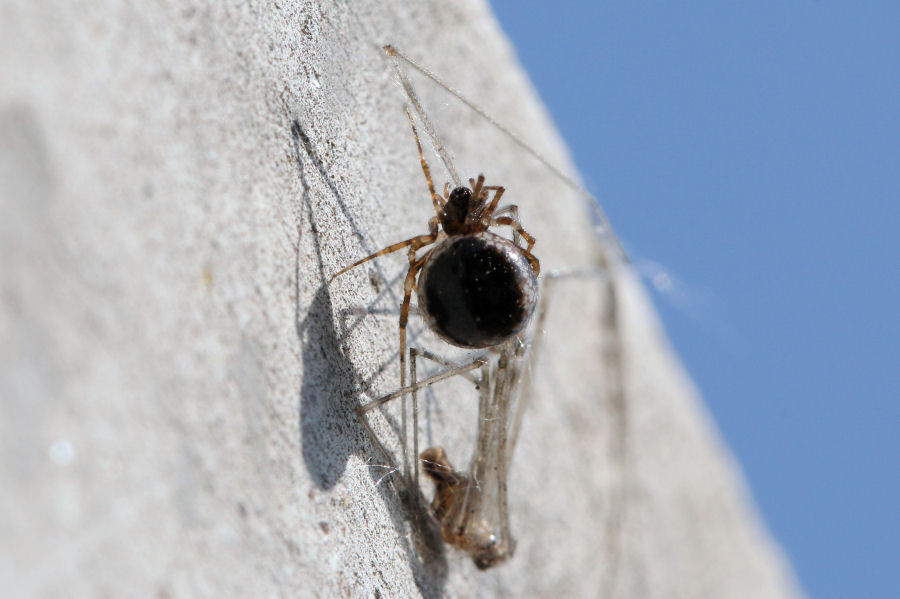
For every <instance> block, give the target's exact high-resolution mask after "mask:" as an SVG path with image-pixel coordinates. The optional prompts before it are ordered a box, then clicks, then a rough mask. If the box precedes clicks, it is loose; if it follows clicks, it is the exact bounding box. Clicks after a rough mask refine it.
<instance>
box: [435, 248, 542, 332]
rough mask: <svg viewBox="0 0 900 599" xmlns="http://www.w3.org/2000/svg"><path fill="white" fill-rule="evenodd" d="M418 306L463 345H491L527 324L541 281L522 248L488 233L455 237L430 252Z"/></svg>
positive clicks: (436, 328) (438, 330)
mask: <svg viewBox="0 0 900 599" xmlns="http://www.w3.org/2000/svg"><path fill="white" fill-rule="evenodd" d="M418 296H419V307H420V309H421V311H422V313H423V315H424V316H425V319H426V320H427V321H428V323H429V325H430V326H431V328H432V329H434V330H435V331H436V332H437V333H438V335H440V336H441V337H442V338H444V339H445V340H446V341H449V342H450V343H453V344H454V345H459V346H462V347H473V348H477V347H488V346H491V345H497V344H499V343H502V342H503V341H505V340H507V339H508V338H509V337H510V336H511V335H514V334H516V333H518V332H519V331H521V330H522V329H523V328H525V326H526V325H527V324H528V321H529V319H530V318H531V315H532V314H533V313H534V307H535V305H536V304H537V296H538V293H537V277H536V276H535V275H534V271H533V270H532V268H531V265H530V264H529V262H528V260H527V259H526V258H525V255H524V253H523V251H522V249H521V248H519V247H518V246H517V245H515V244H514V243H512V242H511V241H509V240H507V239H504V238H502V237H500V236H498V235H495V234H493V233H489V232H483V233H476V234H473V235H460V236H451V237H448V238H447V239H446V240H444V241H443V242H442V243H441V244H440V245H439V246H438V247H436V248H435V249H434V250H433V251H432V252H431V254H429V256H428V258H427V260H426V261H425V265H424V266H423V267H422V272H421V274H420V275H419V281H418Z"/></svg>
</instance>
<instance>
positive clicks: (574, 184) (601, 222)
mask: <svg viewBox="0 0 900 599" xmlns="http://www.w3.org/2000/svg"><path fill="white" fill-rule="evenodd" d="M384 51H385V53H386V54H387V55H388V56H390V57H391V58H393V59H394V61H393V62H394V68H395V70H396V71H397V73H398V74H399V76H400V81H401V83H402V84H403V88H404V89H405V90H406V93H407V95H408V96H409V98H410V101H412V103H413V105H414V106H415V108H416V112H417V113H418V114H419V116H420V117H421V118H422V120H423V121H424V122H425V130H426V131H427V132H428V134H429V135H430V136H432V139H436V135H435V133H434V128H433V127H432V126H431V123H430V122H429V121H428V119H427V117H426V116H425V114H424V110H423V109H422V105H421V103H420V102H419V98H418V96H416V93H415V91H414V90H413V89H412V85H411V84H410V82H409V79H408V78H407V77H406V75H405V74H404V73H403V70H402V69H401V68H400V64H399V61H398V59H399V60H402V61H404V62H405V63H406V64H408V65H409V66H411V67H412V68H414V69H415V70H417V71H419V72H420V73H422V74H423V75H425V76H426V77H428V78H429V79H431V80H432V81H434V82H435V83H437V84H438V85H440V86H441V87H443V88H444V89H445V90H447V91H448V92H449V93H450V94H451V95H453V96H454V97H456V99H458V100H459V101H460V102H462V103H463V104H465V105H466V106H468V107H469V108H471V109H472V110H474V111H475V112H476V113H477V114H478V115H479V116H480V117H481V118H483V119H484V120H486V121H487V122H489V123H490V124H491V125H493V126H494V127H496V128H497V129H498V130H499V131H500V132H501V133H503V134H504V135H506V136H507V137H509V139H511V140H512V141H513V142H515V143H516V145H518V146H519V147H521V148H522V149H524V150H525V151H526V152H528V153H530V154H531V155H532V156H534V157H535V158H536V159H537V160H538V161H539V162H540V163H541V164H543V165H544V166H545V167H546V168H548V169H549V170H550V171H551V172H552V173H553V174H555V175H556V176H557V177H559V178H560V179H561V180H562V181H563V182H564V183H566V185H568V186H569V187H571V188H572V189H574V190H575V191H577V192H578V193H580V194H581V195H583V196H584V197H585V198H587V199H588V200H590V202H591V207H592V208H593V210H594V214H595V215H596V217H597V224H598V226H599V228H600V230H601V232H602V233H603V234H604V236H605V237H608V238H609V239H610V240H611V241H612V244H613V246H614V247H615V249H616V251H617V252H618V254H619V256H620V257H621V258H622V261H623V262H625V263H626V264H627V263H629V262H630V259H629V258H628V254H627V253H626V252H625V248H623V247H622V243H621V242H620V241H619V237H618V236H617V235H616V233H615V231H614V230H613V228H612V225H611V224H610V222H609V219H608V218H607V217H606V212H605V211H604V210H603V207H602V206H601V205H600V202H599V201H598V200H597V198H595V197H594V196H593V194H591V192H589V191H588V190H587V189H585V187H584V186H583V185H581V184H580V183H579V182H578V181H576V180H575V179H573V178H572V177H570V176H569V175H567V174H566V173H564V172H563V171H562V170H561V169H559V168H558V167H556V166H555V165H554V164H553V163H552V162H550V160H548V159H547V158H546V157H545V156H544V155H543V154H541V153H540V152H538V151H537V150H535V149H534V148H532V147H531V146H530V145H528V143H526V142H525V140H523V139H522V138H521V137H519V136H518V135H516V134H515V133H513V132H512V131H510V130H509V129H508V128H507V127H505V126H504V125H502V124H501V123H499V122H498V121H497V119H495V118H494V117H492V116H491V115H490V114H489V113H488V112H487V111H486V110H484V109H483V108H481V107H480V106H478V105H477V104H475V103H473V102H472V101H471V100H469V99H468V98H466V97H465V96H464V95H463V94H462V92H460V91H459V90H458V89H456V88H455V87H453V86H451V85H449V84H447V83H445V82H444V81H443V80H442V79H441V78H440V77H438V76H437V75H435V74H434V73H433V72H431V71H430V70H428V69H427V68H425V67H423V66H422V65H420V64H419V63H418V62H416V61H415V60H413V59H412V58H410V57H409V56H407V55H406V54H404V53H403V52H401V51H400V50H398V49H397V48H395V47H394V46H392V45H390V44H388V45H386V46H384ZM437 145H438V147H439V149H438V153H439V154H440V156H441V160H443V161H444V164H446V165H447V169H448V170H449V171H450V173H451V174H452V175H453V180H454V181H455V182H456V184H457V185H459V178H458V177H457V176H456V173H455V171H454V170H453V168H452V167H451V166H450V164H449V158H448V157H446V156H445V154H446V152H445V151H444V149H443V145H442V144H440V143H438V144H437Z"/></svg>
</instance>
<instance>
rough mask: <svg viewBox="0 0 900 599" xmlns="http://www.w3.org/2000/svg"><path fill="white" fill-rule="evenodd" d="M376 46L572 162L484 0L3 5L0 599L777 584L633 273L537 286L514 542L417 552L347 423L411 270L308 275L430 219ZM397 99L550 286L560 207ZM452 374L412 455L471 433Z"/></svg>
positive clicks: (763, 540) (492, 140)
mask: <svg viewBox="0 0 900 599" xmlns="http://www.w3.org/2000/svg"><path fill="white" fill-rule="evenodd" d="M387 42H390V43H393V44H396V45H397V46H398V47H400V48H403V49H404V50H406V51H407V52H408V53H409V54H411V55H413V56H415V57H417V58H419V59H420V60H421V61H422V62H423V63H424V64H426V65H428V66H429V67H430V68H432V69H433V70H434V71H436V72H438V73H441V74H442V75H443V77H444V78H445V79H446V80H447V81H448V82H450V83H452V84H453V85H455V86H456V87H458V88H461V89H463V90H465V91H466V92H467V94H468V95H469V96H470V97H471V98H472V99H474V100H475V101H477V102H478V103H480V104H482V105H484V106H486V107H487V108H488V110H490V111H491V112H492V113H493V114H495V115H498V117H499V118H500V120H502V122H503V123H505V124H507V125H508V126H509V127H511V128H512V129H514V130H517V131H520V132H523V133H524V136H525V137H526V138H527V139H528V140H529V141H530V143H532V144H533V145H534V146H536V147H539V148H541V150H542V151H543V152H545V153H546V154H547V155H548V156H549V157H550V158H551V160H553V161H554V162H556V163H558V164H561V165H563V166H564V168H565V167H566V165H568V164H569V163H568V160H567V156H566V153H565V150H564V148H563V147H562V146H561V143H560V141H559V139H558V138H557V136H556V134H555V132H554V130H553V127H552V125H551V123H550V120H549V119H548V117H547V115H546V114H545V113H544V111H543V109H542V108H541V107H540V105H539V103H538V102H537V100H536V98H535V94H534V93H533V90H532V89H531V88H530V86H529V84H528V81H527V78H526V76H525V75H524V74H523V73H522V71H521V70H520V68H519V67H518V66H517V64H516V61H515V56H514V52H513V51H512V50H511V48H510V47H509V45H508V42H507V41H506V40H505V38H504V36H503V35H502V33H501V31H500V30H499V28H498V26H497V23H496V21H495V20H494V18H493V17H492V15H491V14H490V11H489V9H488V8H487V7H486V6H485V5H484V4H483V3H482V2H479V1H477V0H469V1H465V2H457V1H454V2H435V3H424V2H415V1H412V0H409V1H405V2H387V1H384V2H377V1H374V0H363V1H354V2H349V1H348V2H315V1H307V2H299V1H290V0H284V1H282V2H279V3H277V4H276V3H271V2H241V3H238V2H214V3H205V2H162V1H156V2H148V3H132V2H124V1H115V0H103V1H96V0H95V1H90V2H87V1H70V2H52V1H49V0H43V1H37V0H34V1H29V2H26V1H14V0H3V1H2V2H0V215H2V216H0V256H2V259H0V339H3V343H2V345H0V396H2V401H0V460H2V470H0V488H2V489H3V492H2V493H0V587H2V588H3V594H4V596H10V597H104V596H109V597H123V596H134V597H270V596H271V597H274V596H279V597H281V596H290V597H385V598H386V597H412V596H425V597H440V596H446V597H499V596H521V597H628V598H641V597H665V598H668V599H671V598H682V597H684V598H688V597H691V598H693V597H697V598H700V597H703V598H706V597H717V598H728V597H735V598H746V597H754V598H775V597H796V596H798V594H799V593H798V591H797V590H796V587H795V584H794V582H793V578H792V575H791V573H790V570H789V568H788V566H787V565H786V562H785V560H784V559H783V557H782V556H781V554H780V553H779V550H778V549H777V547H775V546H774V545H773V543H772V541H771V540H770V538H769V536H768V534H767V533H766V532H765V530H764V529H763V528H762V527H761V526H760V523H759V519H758V517H757V515H756V513H755V511H754V509H753V508H752V506H751V505H750V504H749V502H748V499H747V494H746V490H745V488H744V486H743V483H742V481H741V478H740V475H739V473H738V472H737V469H736V467H735V465H734V463H733V461H732V459H731V457H730V456H729V454H728V451H727V449H726V448H724V447H723V445H722V443H721V441H720V440H719V438H718V437H717V436H716V434H715V432H714V431H713V429H712V427H711V425H710V423H709V421H708V418H707V416H706V414H705V412H704V411H703V408H702V406H701V404H700V403H699V401H698V399H697V394H696V392H695V391H694V389H693V387H692V385H691V383H690V381H689V380H688V379H687V377H686V376H685V375H684V373H683V371H682V369H681V367H680V365H679V364H678V361H677V359H676V358H675V357H674V356H673V355H672V353H671V350H670V349H669V347H668V345H667V343H666V341H665V339H664V337H663V335H662V333H661V332H660V329H659V326H658V323H657V320H656V317H655V316H654V314H653V312H652V309H651V308H650V306H649V305H648V302H647V299H646V297H645V295H644V292H643V291H642V289H641V287H640V285H639V284H638V283H637V281H636V280H635V279H634V278H633V276H632V275H631V274H629V273H627V272H622V273H619V274H617V275H616V277H615V280H614V282H613V283H612V284H610V283H609V281H603V280H599V279H596V278H593V279H592V278H582V279H568V280H561V281H559V282H558V284H556V285H555V286H554V287H553V289H551V290H550V291H549V293H551V301H550V312H549V317H548V320H547V326H546V334H545V336H544V338H543V340H542V342H543V349H542V350H541V352H542V353H541V356H540V359H539V361H538V363H537V366H536V368H535V372H534V373H533V379H534V380H533V382H532V385H531V389H532V391H533V399H532V401H531V405H530V406H529V410H528V413H527V414H526V417H525V425H524V429H523V434H522V438H521V440H520V442H519V445H518V447H517V451H516V456H515V460H514V462H513V473H512V478H511V481H510V493H511V513H512V526H513V533H514V535H515V536H516V538H517V539H518V549H517V553H516V555H515V556H514V557H513V558H512V560H511V561H510V562H509V563H508V564H506V565H504V566H502V567H499V568H496V569H494V570H491V571H488V572H480V571H478V570H476V569H475V567H474V566H473V564H472V563H471V561H470V560H469V559H468V558H466V557H465V556H463V555H460V554H459V553H458V552H457V551H455V550H451V549H447V550H440V549H434V548H433V547H432V548H431V549H429V548H428V547H425V548H423V547H422V543H421V542H420V541H421V539H420V535H419V534H418V533H417V532H416V529H417V527H415V526H411V525H410V524H409V522H408V520H407V519H406V515H405V512H404V510H403V508H402V505H401V503H400V502H399V501H398V499H397V497H396V494H395V491H394V487H393V486H392V484H390V479H387V480H385V479H384V476H385V474H386V472H385V469H384V465H385V464H384V460H383V459H382V458H381V457H380V456H379V454H378V453H377V452H376V451H375V448H374V446H373V445H372V443H371V442H370V441H369V440H368V438H367V437H366V435H365V434H364V431H363V429H362V427H361V426H360V424H359V423H358V422H357V421H356V419H355V417H354V413H353V408H354V406H356V405H357V404H358V403H359V402H361V401H363V400H364V398H366V397H374V396H377V395H378V394H380V393H384V392H387V391H390V390H392V389H393V388H395V387H396V384H397V372H398V370H397V368H398V365H397V331H396V318H397V307H398V305H399V303H400V298H401V291H400V287H401V282H402V279H399V278H398V277H401V276H402V274H403V272H404V260H405V258H404V256H402V255H398V256H395V257H391V258H384V259H382V260H379V261H377V262H373V263H370V264H368V265H366V266H365V267H361V268H358V269H356V270H355V271H352V272H350V273H348V274H346V275H344V276H343V277H341V278H340V279H338V280H336V281H334V282H333V283H328V277H329V276H330V274H332V273H334V272H335V271H337V270H338V269H339V268H340V267H341V266H344V265H346V264H348V263H350V262H352V261H353V260H356V259H358V258H360V257H362V256H364V255H366V254H368V253H370V252H371V251H374V250H376V249H378V248H380V247H383V246H385V245H387V244H389V243H392V242H394V241H397V240H399V239H404V238H406V237H410V236H413V235H416V234H419V233H424V232H425V231H426V228H425V223H426V220H427V219H428V218H429V216H430V212H431V208H430V203H429V201H428V197H427V195H426V193H425V186H424V183H423V180H422V175H421V172H420V170H419V167H418V159H417V156H416V153H415V146H414V144H413V140H412V137H411V134H410V131H409V127H408V124H407V122H406V116H405V115H404V113H403V110H402V106H403V103H404V101H405V96H404V94H403V91H402V89H400V88H399V87H398V85H397V82H396V79H395V75H394V74H393V72H392V70H391V67H390V64H389V62H388V61H387V60H386V59H385V57H384V55H383V54H382V52H381V51H380V49H379V48H380V46H381V45H382V44H384V43H387ZM414 82H415V84H416V85H417V86H421V94H422V97H423V101H425V103H426V107H427V108H428V110H429V111H430V112H431V113H432V115H433V117H434V119H435V122H436V126H437V128H438V130H439V131H440V133H441V134H442V135H443V136H444V137H445V141H446V145H447V147H448V149H449V151H450V152H451V153H452V154H453V155H454V156H455V157H456V159H457V160H458V167H459V169H460V171H461V173H462V174H463V175H464V176H466V177H468V176H474V175H476V174H477V173H478V172H482V171H483V172H485V173H486V174H487V175H488V179H489V182H492V183H501V184H504V185H506V186H507V196H506V200H508V201H510V202H515V203H517V204H519V205H520V207H521V211H522V218H523V222H524V224H525V225H526V227H527V228H528V229H529V230H530V231H531V232H532V233H533V234H534V235H535V236H536V237H537V238H538V245H537V246H536V248H535V251H536V253H537V254H538V256H539V257H540V258H541V260H542V264H543V265H544V267H545V270H546V271H550V270H552V269H554V268H560V267H565V266H573V267H590V266H592V265H596V260H595V256H596V254H597V248H598V240H597V238H596V237H595V236H594V234H593V232H592V230H591V227H590V226H589V218H588V217H587V216H586V212H585V209H584V203H583V201H582V200H579V198H578V197H577V196H575V195H574V194H572V193H571V192H570V191H569V190H568V189H567V188H566V187H565V185H562V184H561V183H560V182H559V181H558V180H557V179H555V178H554V177H553V176H552V175H550V174H549V173H548V172H547V170H546V169H544V168H543V167H542V166H541V165H539V164H538V163H536V162H534V161H533V160H532V159H531V158H529V157H528V156H527V155H525V154H523V153H522V152H521V151H520V150H519V149H517V148H516V147H515V146H514V145H513V144H511V143H510V142H509V141H508V140H506V139H504V138H503V136H501V135H498V134H497V132H496V131H494V130H492V129H491V128H490V127H489V126H487V125H486V124H485V123H484V122H483V121H482V120H480V119H479V118H478V117H477V116H476V115H474V114H473V113H472V112H471V111H470V110H468V109H466V108H465V107H464V106H461V105H460V104H459V103H458V102H457V101H455V100H453V99H452V98H451V97H449V96H447V95H446V94H444V95H441V92H440V90H439V89H437V88H436V87H434V86H433V85H429V84H427V83H426V82H424V81H422V80H421V79H417V80H414ZM295 121H296V123H297V124H298V125H299V129H296V128H295V133H292V126H293V124H294V122H295ZM298 132H302V134H300V133H298ZM304 139H305V140H308V143H306V142H305V141H304ZM428 155H429V158H430V159H432V158H434V156H433V152H432V151H431V150H430V149H429V150H428ZM432 163H433V164H434V165H435V166H434V170H435V176H436V179H438V180H439V185H440V184H441V183H442V182H443V181H444V180H446V178H447V174H446V173H445V172H444V171H443V170H442V169H441V168H439V167H438V164H439V163H438V162H437V160H436V159H435V160H432ZM420 333H421V325H420V324H418V319H417V318H415V317H414V318H413V325H412V328H411V336H412V338H413V339H414V340H418V341H419V342H422V343H425V344H428V343H432V340H429V338H428V336H427V335H422V334H420ZM450 388H452V385H451V386H450V387H448V388H447V389H450ZM447 389H434V390H433V391H432V392H431V393H429V394H426V395H427V396H426V404H425V407H424V408H423V418H424V420H425V422H424V424H423V429H422V430H423V433H422V434H423V437H424V442H427V443H429V444H431V443H446V444H449V445H452V443H454V442H455V438H454V435H456V436H461V437H464V435H465V433H466V431H470V430H471V428H472V422H473V421H472V420H471V410H468V411H467V408H466V406H465V405H464V404H466V403H467V402H466V400H467V398H468V397H470V396H469V395H466V394H465V393H461V394H460V395H459V396H457V394H454V396H453V397H447V395H448V393H447V392H446V391H447ZM386 413H387V414H388V415H389V416H390V414H391V412H390V411H386ZM392 418H393V419H392V420H385V419H384V418H383V417H382V416H381V415H377V416H376V417H375V418H373V423H374V426H375V428H376V430H377V431H378V433H379V434H380V435H383V437H384V438H385V439H386V443H388V444H389V445H390V446H391V447H392V448H394V449H396V439H395V438H394V437H393V436H392V429H393V428H395V426H396V417H395V416H393V417H392ZM458 459H459V460H460V461H462V460H463V457H460V458H458ZM426 491H427V490H426Z"/></svg>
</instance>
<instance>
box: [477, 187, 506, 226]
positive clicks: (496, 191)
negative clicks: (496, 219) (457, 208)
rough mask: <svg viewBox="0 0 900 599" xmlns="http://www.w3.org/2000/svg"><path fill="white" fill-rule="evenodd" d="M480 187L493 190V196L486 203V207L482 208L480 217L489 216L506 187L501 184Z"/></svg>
mask: <svg viewBox="0 0 900 599" xmlns="http://www.w3.org/2000/svg"><path fill="white" fill-rule="evenodd" d="M482 189H485V190H491V191H493V192H494V197H493V198H492V199H491V203H490V204H488V207H487V208H485V209H484V212H483V213H482V218H485V219H487V218H490V217H491V216H493V214H494V210H496V209H497V204H499V203H500V198H501V197H502V196H503V192H505V191H506V188H505V187H503V186H502V185H485V186H484V187H483V188H482Z"/></svg>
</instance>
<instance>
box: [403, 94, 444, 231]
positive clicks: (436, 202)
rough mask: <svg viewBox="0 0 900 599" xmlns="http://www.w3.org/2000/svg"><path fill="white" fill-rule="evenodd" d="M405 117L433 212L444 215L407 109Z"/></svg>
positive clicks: (442, 201) (441, 202)
mask: <svg viewBox="0 0 900 599" xmlns="http://www.w3.org/2000/svg"><path fill="white" fill-rule="evenodd" d="M406 117H407V118H408V119H409V126H410V127H412V132H413V137H415V138H416V147H417V148H418V149H419V162H421V163H422V172H423V173H424V174H425V181H426V182H427V183H428V193H430V194H431V203H432V204H434V211H435V212H436V213H437V215H438V217H440V216H441V215H442V214H443V213H444V200H442V199H441V196H439V195H438V194H437V192H435V191H434V182H433V181H432V180H431V169H430V168H428V162H426V161H425V154H423V153H422V143H421V142H420V141H419V132H418V131H416V124H415V123H414V122H413V118H412V115H411V114H410V113H409V108H408V107H407V108H406Z"/></svg>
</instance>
